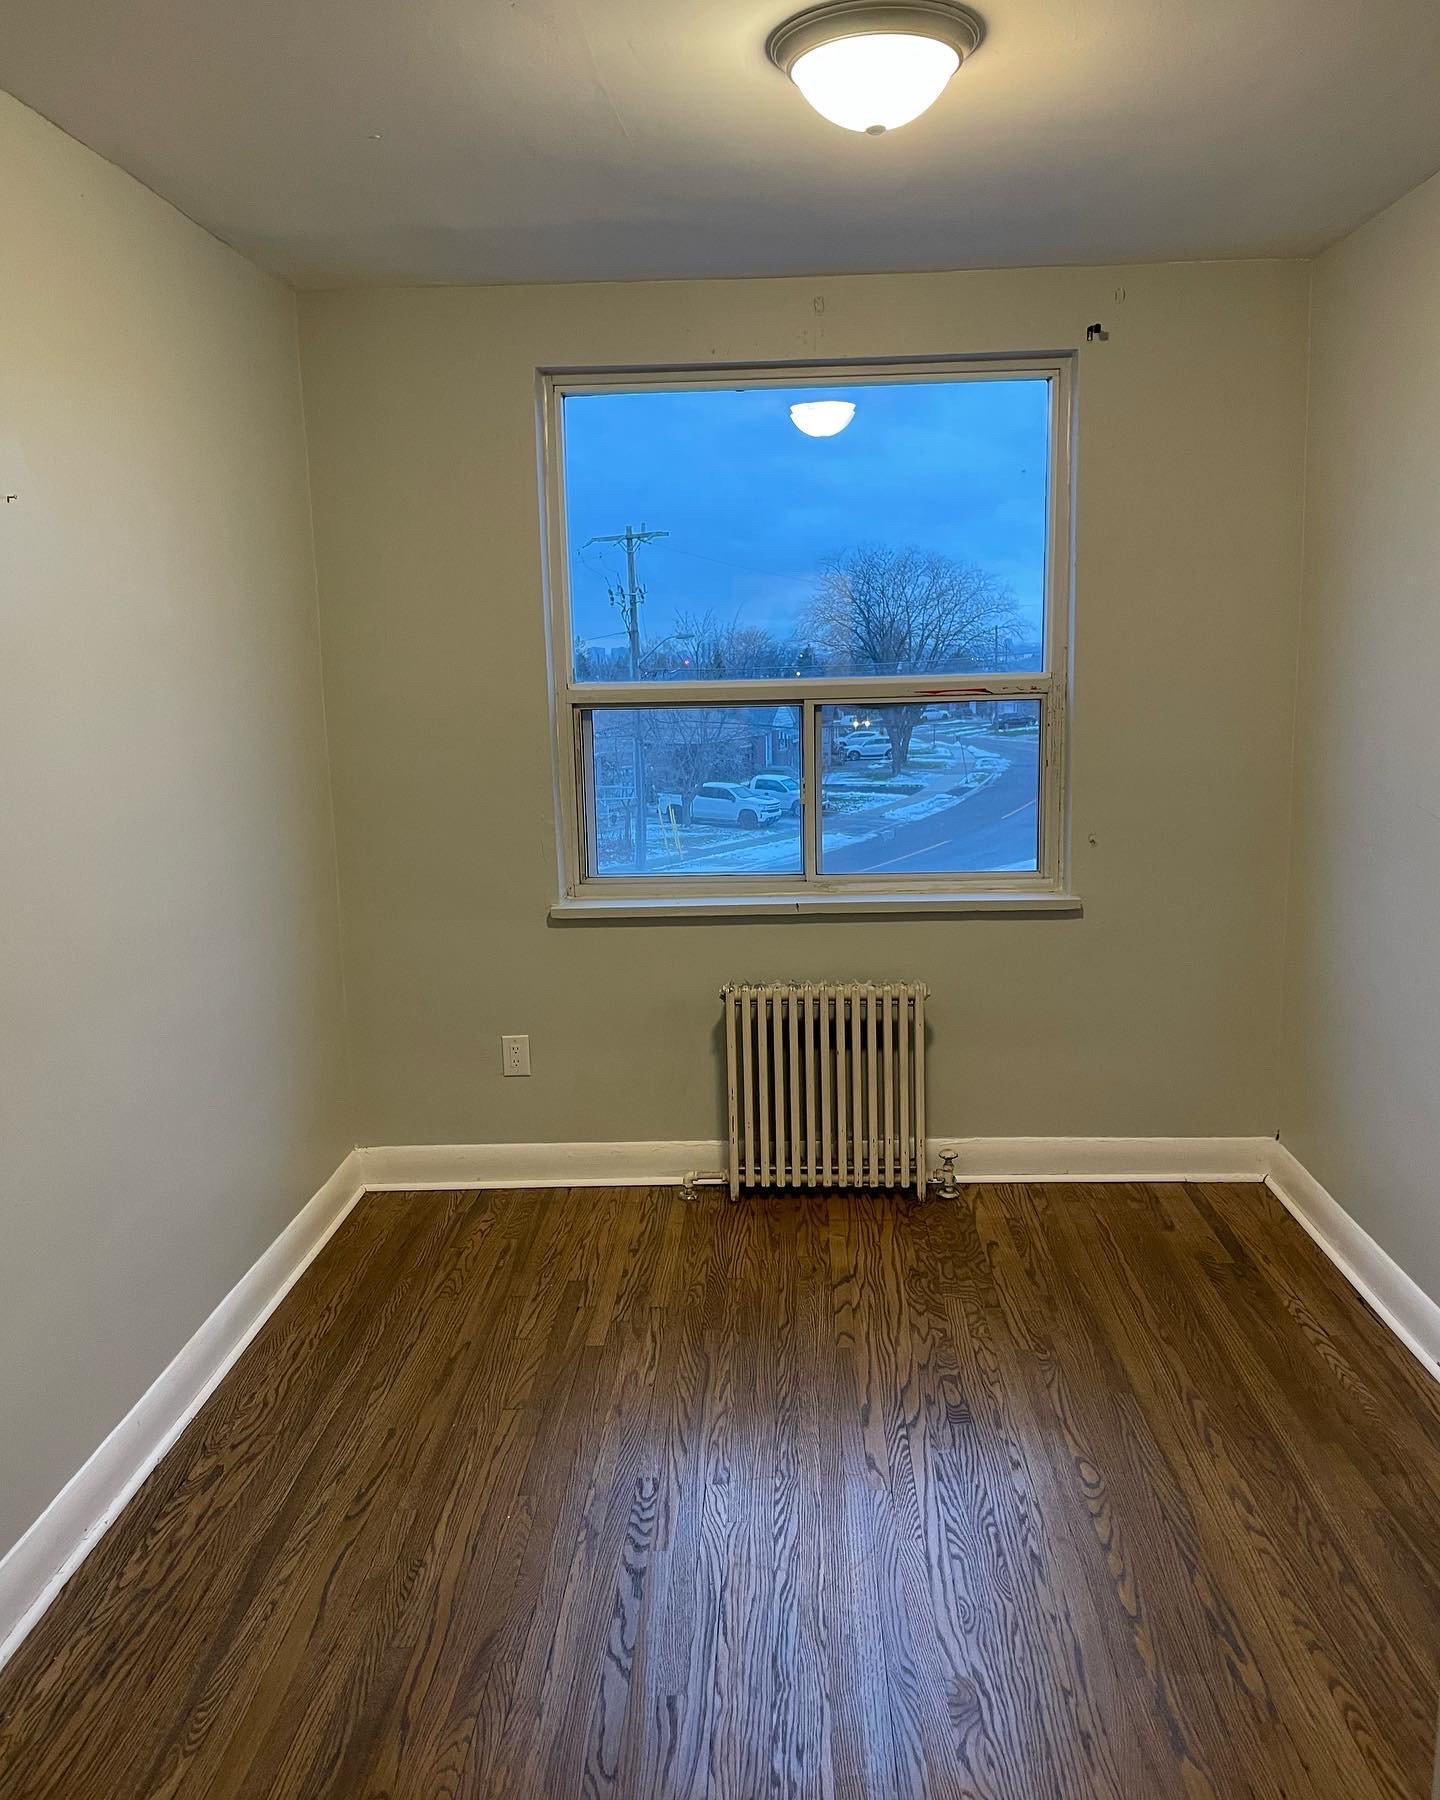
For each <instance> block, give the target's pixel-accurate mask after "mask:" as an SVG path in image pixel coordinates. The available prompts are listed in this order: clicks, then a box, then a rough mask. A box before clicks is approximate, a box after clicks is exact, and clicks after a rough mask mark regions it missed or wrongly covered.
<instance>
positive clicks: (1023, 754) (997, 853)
mask: <svg viewBox="0 0 1440 1800" xmlns="http://www.w3.org/2000/svg"><path fill="white" fill-rule="evenodd" d="M967 742H968V743H970V744H971V745H972V746H973V747H975V748H977V749H979V750H982V751H986V752H989V753H991V754H992V755H994V756H995V757H997V758H998V759H1001V760H1003V762H1004V764H1005V767H1004V768H1003V769H1001V771H1000V772H999V773H998V774H997V775H996V777H995V779H994V780H993V781H991V782H989V783H988V784H987V785H986V786H984V787H981V788H976V789H973V790H971V791H969V792H966V791H965V790H964V789H963V788H960V789H952V790H951V791H952V792H956V793H957V795H958V797H957V799H956V803H955V804H954V805H952V806H948V807H946V808H945V809H944V810H943V811H939V812H935V813H933V814H931V815H930V816H929V817H927V818H923V819H915V820H897V819H896V818H895V817H894V814H893V811H892V812H891V813H890V814H889V815H888V816H887V815H886V814H885V813H877V814H876V815H874V816H873V830H872V831H871V832H870V833H869V834H868V835H866V836H864V837H863V838H859V839H858V840H851V839H850V834H851V833H852V832H855V831H858V830H863V829H864V828H865V827H866V826H867V825H869V824H871V818H870V817H867V816H866V815H863V814H862V815H859V816H856V815H854V814H852V815H850V816H849V817H847V818H846V820H845V828H844V829H845V837H846V840H847V841H845V842H844V843H842V844H840V845H838V846H836V847H835V848H833V849H828V850H826V851H825V852H824V854H823V856H822V859H821V860H822V863H823V872H824V873H825V874H829V875H859V874H865V875H891V874H897V873H904V872H905V871H907V870H908V871H910V872H912V873H917V874H918V873H923V872H939V871H947V870H948V871H960V870H977V869H995V870H1000V869H1008V870H1015V869H1033V868H1034V867H1035V846H1036V791H1037V789H1036V768H1037V762H1038V758H1039V749H1040V746H1039V740H1038V736H1037V735H1036V734H1035V733H1032V732H1018V733H1014V734H1006V735H1000V734H997V733H990V732H986V733H983V734H982V733H976V734H974V735H973V736H971V737H969V738H968V739H967ZM902 810H903V809H902ZM831 835H832V833H831V825H830V820H829V819H828V818H827V819H826V829H825V836H826V838H827V840H828V839H829V838H830V837H831Z"/></svg>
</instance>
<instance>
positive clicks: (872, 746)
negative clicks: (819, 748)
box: [835, 731, 890, 762]
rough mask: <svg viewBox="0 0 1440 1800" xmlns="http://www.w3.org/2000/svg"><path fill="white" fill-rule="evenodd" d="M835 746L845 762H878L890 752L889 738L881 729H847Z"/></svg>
mask: <svg viewBox="0 0 1440 1800" xmlns="http://www.w3.org/2000/svg"><path fill="white" fill-rule="evenodd" d="M835 747H836V749H837V750H838V751H839V752H840V754H841V755H842V756H843V757H844V758H845V760H846V762H879V761H881V760H882V759H883V758H885V757H887V756H888V755H889V754H890V740H889V738H888V737H886V735H885V733H884V732H883V731H849V732H846V734H845V736H844V737H842V738H838V739H837V740H836V744H835Z"/></svg>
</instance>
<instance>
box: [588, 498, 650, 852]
mask: <svg viewBox="0 0 1440 1800" xmlns="http://www.w3.org/2000/svg"><path fill="white" fill-rule="evenodd" d="M669 535H670V533H669V532H668V531H647V530H646V528H645V521H644V520H643V519H642V520H641V521H640V529H639V530H638V531H636V530H635V528H634V527H633V526H631V525H627V526H626V527H625V529H624V531H616V532H612V533H611V534H610V535H609V536H608V537H592V538H589V539H587V540H586V545H585V547H586V548H587V549H588V548H589V546H590V545H591V544H623V545H624V546H625V591H624V593H623V594H622V593H620V592H619V591H618V590H617V589H615V588H613V587H612V588H611V590H610V604H611V605H612V606H618V607H619V608H620V612H621V614H622V616H623V617H624V620H625V636H626V638H627V639H628V641H629V644H630V679H631V680H632V681H638V680H639V679H640V605H641V602H642V601H643V600H644V598H645V590H644V588H642V587H641V585H640V583H639V581H638V580H637V579H636V577H635V552H636V551H637V550H638V549H639V548H640V547H641V545H642V544H653V543H654V541H655V539H656V538H663V537H669ZM634 720H635V741H634V748H633V754H634V771H635V774H634V781H635V872H636V874H637V875H638V874H640V873H641V872H642V871H643V870H644V867H645V862H646V844H645V828H646V822H645V745H644V741H643V739H642V737H641V731H640V713H639V711H638V709H637V710H635V712H634Z"/></svg>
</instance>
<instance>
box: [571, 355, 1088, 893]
mask: <svg viewBox="0 0 1440 1800" xmlns="http://www.w3.org/2000/svg"><path fill="white" fill-rule="evenodd" d="M1069 373H1070V370H1069V362H1068V359H1066V358H1064V357H1060V358H1046V359H1034V360H1030V359H1021V360H1007V361H1005V362H1003V363H1002V362H999V361H967V362H963V363H951V364H939V365H936V364H927V365H923V366H922V365H907V366H895V365H880V366H870V367H865V368H859V367H852V366H844V367H835V368H827V369H813V368H805V369H798V368H797V369H791V370H776V369H766V370H756V371H753V372H752V371H735V370H718V371H706V372H705V373H703V374H681V373H675V374H668V375H667V374H646V375H640V376H637V375H635V374H633V373H631V374H626V375H616V376H613V377H612V376H608V375H595V374H576V375H560V374H555V375H550V376H547V377H546V379H545V406H546V419H545V430H546V508H547V530H548V543H549V572H550V587H551V594H550V603H551V620H550V625H551V636H550V643H551V663H552V685H553V691H554V697H555V722H556V742H557V753H558V761H557V768H558V773H559V800H560V817H561V826H562V832H561V838H562V841H561V856H562V874H563V882H564V889H565V894H566V897H567V902H568V903H570V904H572V905H573V904H575V903H577V902H579V903H582V904H584V903H588V902H591V901H597V900H598V901H602V902H608V903H613V904H615V905H617V906H620V907H621V908H622V909H623V906H624V903H625V902H627V901H629V902H634V903H636V904H637V905H642V904H663V903H665V902H672V903H674V904H676V905H677V906H679V905H683V904H684V903H686V902H688V901H704V902H705V903H706V907H707V909H709V910H715V909H718V908H723V906H724V905H725V903H727V902H729V903H733V904H734V905H736V906H737V907H746V908H749V909H751V910H755V909H759V908H763V907H765V906H768V905H785V904H790V903H793V904H795V905H799V906H802V907H803V906H807V905H815V906H817V907H823V906H825V905H833V904H837V903H842V902H848V903H857V904H864V903H865V902H866V900H867V899H868V900H872V901H874V902H876V903H887V904H895V903H898V902H901V901H903V900H905V899H906V898H907V897H913V898H914V899H915V900H917V901H926V900H929V901H935V902H941V903H944V902H948V901H958V902H962V903H963V902H967V901H980V902H982V903H984V902H988V901H990V900H992V899H993V900H994V901H995V902H996V903H1006V902H1020V901H1023V900H1025V899H1027V898H1028V899H1030V900H1032V901H1035V902H1037V903H1043V902H1044V899H1045V897H1046V896H1059V895H1061V894H1062V891H1063V886H1064V867H1063V831H1064V822H1065V821H1064V791H1065V790H1064V769H1063V758H1064V748H1065V701H1066V685H1065V682H1066V662H1067V649H1066V644H1067V625H1068V614H1069V569H1068V560H1069V559H1068V541H1069V455H1068V446H1069ZM562 904H563V903H562Z"/></svg>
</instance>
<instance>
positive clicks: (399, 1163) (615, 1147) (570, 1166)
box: [359, 1138, 728, 1193]
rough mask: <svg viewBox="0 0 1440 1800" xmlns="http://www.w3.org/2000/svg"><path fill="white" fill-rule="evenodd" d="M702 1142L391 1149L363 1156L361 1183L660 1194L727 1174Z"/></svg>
mask: <svg viewBox="0 0 1440 1800" xmlns="http://www.w3.org/2000/svg"><path fill="white" fill-rule="evenodd" d="M727 1154H728V1153H727V1151H726V1148H725V1146H724V1145H723V1144H722V1143H720V1142H719V1141H718V1140H709V1139H706V1138H695V1139H683V1138H676V1139H672V1140H668V1141H667V1140H663V1139H662V1140H659V1141H657V1142H654V1143H647V1142H644V1141H637V1142H634V1143H593V1144H389V1145H383V1146H378V1147H374V1148H371V1149H362V1150H361V1151H360V1152H359V1157H360V1179H361V1180H362V1182H363V1183H364V1184H365V1186H366V1187H367V1188H369V1189H370V1190H371V1191H372V1192H376V1193H378V1192H382V1191H385V1190H390V1191H394V1190H396V1189H405V1188H500V1187H522V1188H527V1187H626V1186H630V1185H634V1186H637V1187H664V1186H669V1185H672V1184H673V1183H675V1182H678V1181H682V1180H684V1178H685V1176H686V1175H687V1174H689V1173H690V1172H691V1171H692V1170H695V1169H698V1170H700V1171H701V1172H702V1173H714V1172H717V1171H718V1170H720V1169H723V1168H725V1167H726V1157H727Z"/></svg>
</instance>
